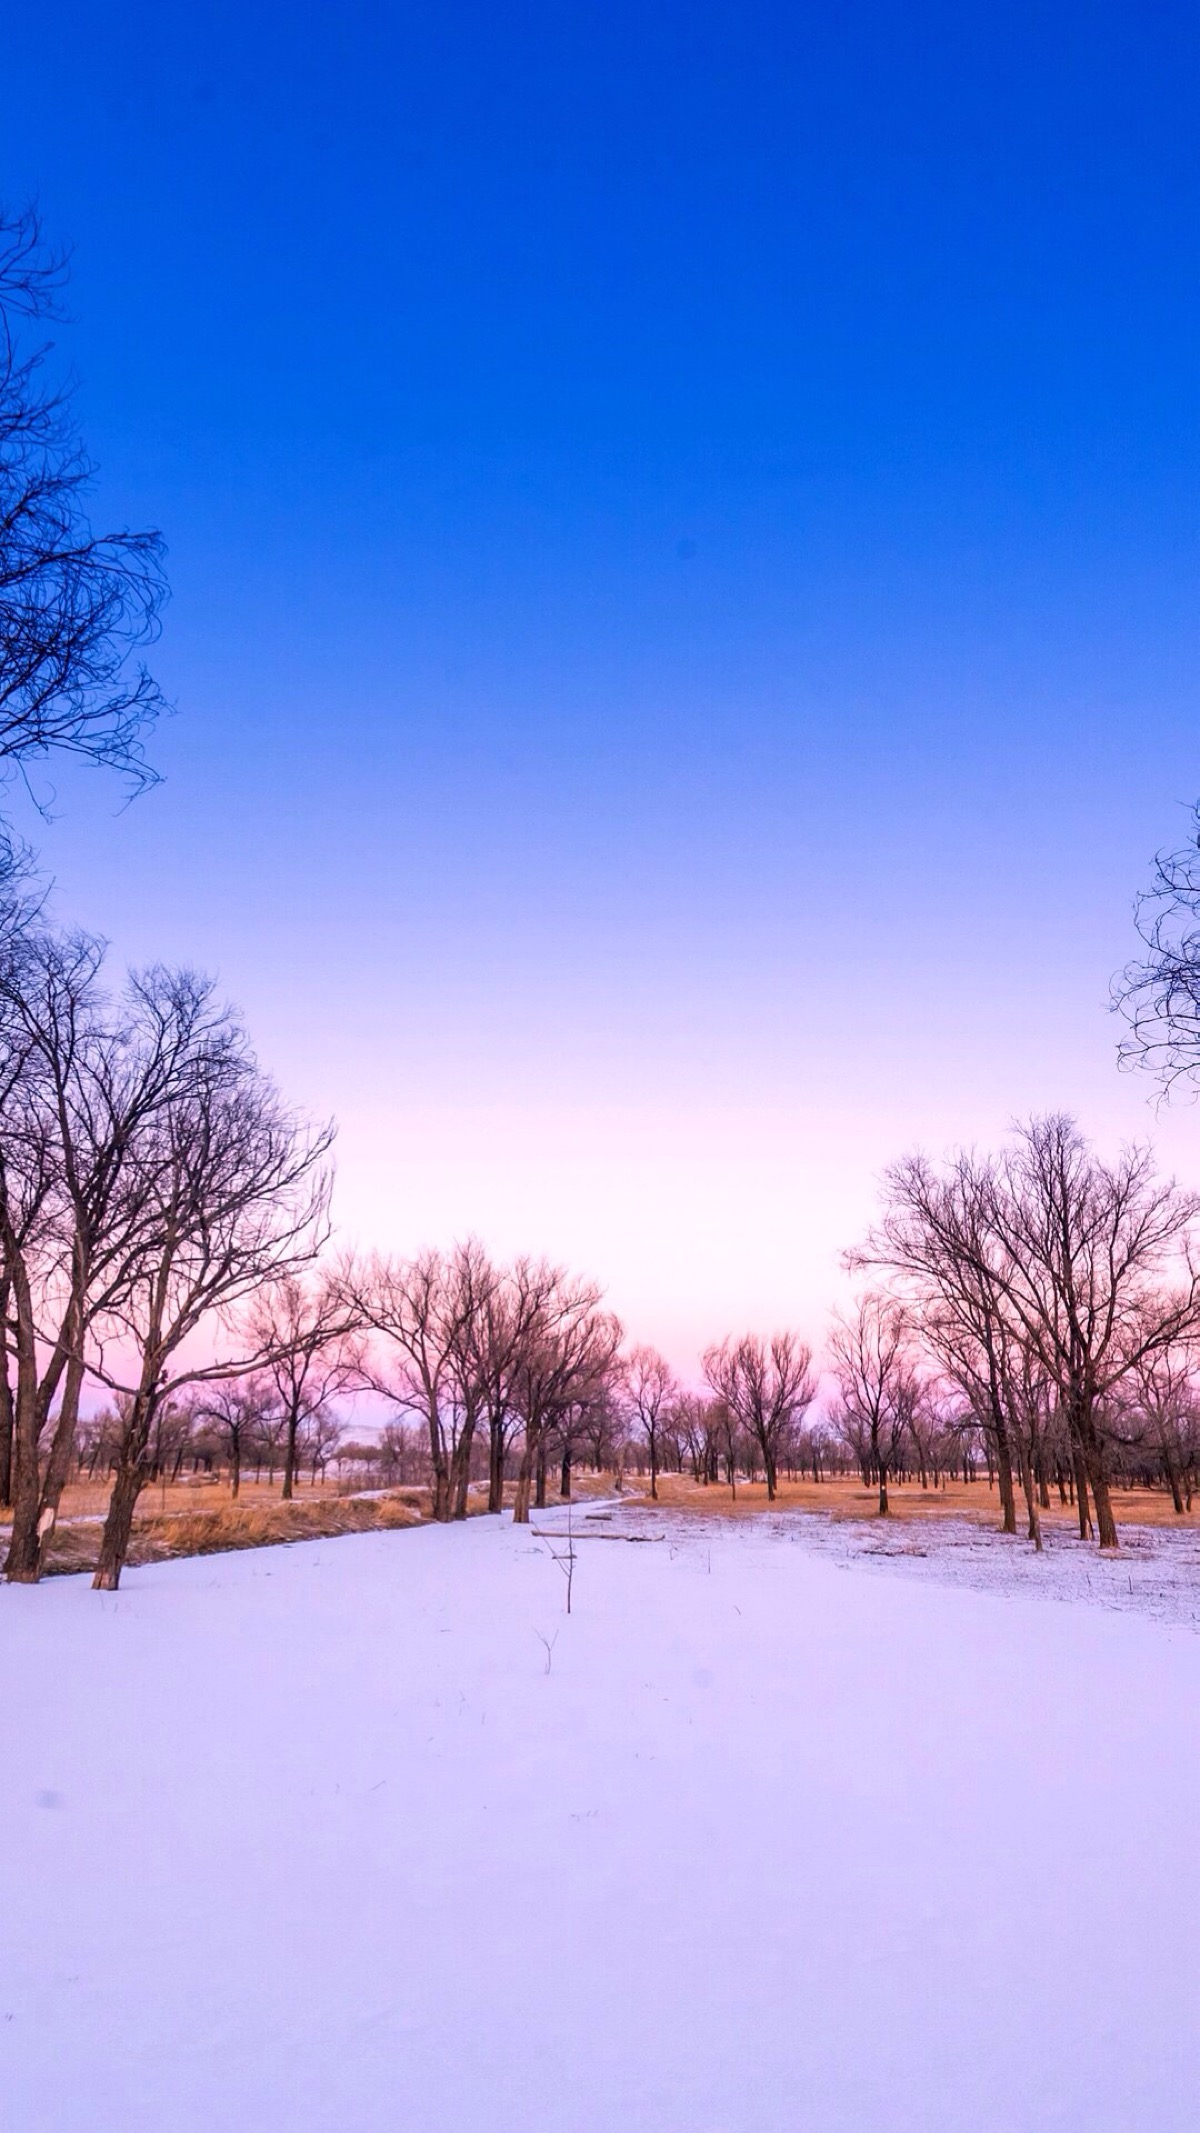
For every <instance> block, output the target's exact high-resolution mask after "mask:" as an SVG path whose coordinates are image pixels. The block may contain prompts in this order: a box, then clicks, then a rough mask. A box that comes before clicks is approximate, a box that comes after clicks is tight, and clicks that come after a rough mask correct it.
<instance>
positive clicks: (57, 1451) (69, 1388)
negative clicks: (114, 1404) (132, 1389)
mask: <svg viewBox="0 0 1200 2133" xmlns="http://www.w3.org/2000/svg"><path fill="white" fill-rule="evenodd" d="M82 1390H83V1356H82V1354H81V1353H79V1352H76V1353H75V1354H74V1355H72V1357H71V1360H70V1362H69V1363H68V1364H67V1370H66V1376H65V1378H64V1379H63V1394H62V1405H61V1407H60V1408H59V1411H58V1421H57V1422H56V1423H55V1426H54V1436H53V1438H52V1439H51V1443H50V1452H49V1456H48V1458H47V1460H46V1472H45V1476H44V1478H43V1481H42V1492H41V1498H40V1507H39V1511H38V1522H37V1549H38V1574H39V1576H40V1575H41V1572H42V1571H43V1570H44V1569H45V1567H46V1555H47V1552H48V1550H49V1545H50V1536H51V1534H52V1533H53V1531H54V1527H55V1523H56V1521H57V1519H58V1507H59V1504H60V1503H61V1502H62V1492H63V1490H64V1489H65V1487H66V1485H67V1476H68V1474H69V1473H70V1471H71V1454H72V1452H73V1451H74V1449H75V1435H76V1431H77V1430H78V1427H79V1395H80V1393H81V1391H82Z"/></svg>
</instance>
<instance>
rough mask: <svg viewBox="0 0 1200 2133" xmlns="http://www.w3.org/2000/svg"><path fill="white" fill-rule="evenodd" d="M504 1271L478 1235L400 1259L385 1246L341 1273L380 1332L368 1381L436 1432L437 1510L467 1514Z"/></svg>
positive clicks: (350, 1301) (346, 1299)
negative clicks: (492, 1309) (491, 1329)
mask: <svg viewBox="0 0 1200 2133" xmlns="http://www.w3.org/2000/svg"><path fill="white" fill-rule="evenodd" d="M498 1281H499V1277H498V1275H497V1274H496V1271H495V1269H494V1268H493V1267H492V1265H491V1263H490V1261H489V1260H488V1258H487V1255H486V1253H485V1252H484V1250H483V1248H482V1246H481V1245H480V1244H478V1243H476V1242H475V1241H474V1240H468V1242H467V1243H466V1244H462V1245H456V1246H455V1247H454V1249H453V1250H452V1251H450V1252H439V1251H424V1252H419V1253H418V1254H417V1256H416V1258H415V1259H411V1260H405V1261H398V1260H394V1259H386V1258H383V1257H382V1256H380V1255H379V1254H378V1253H376V1254H375V1255H374V1256H373V1257H372V1258H370V1259H368V1260H366V1261H365V1262H364V1263H362V1264H357V1263H355V1262H347V1264H346V1265H345V1266H344V1267H343V1268H342V1270H341V1272H340V1273H339V1276H338V1295H339V1297H340V1299H341V1302H342V1305H343V1307H344V1308H346V1309H348V1310H349V1311H350V1312H351V1313H353V1314H355V1315H356V1317H357V1319H358V1321H359V1323H360V1324H361V1325H363V1326H364V1327H366V1328H368V1329H369V1330H370V1331H371V1333H373V1334H374V1335H375V1341H374V1343H373V1346H372V1349H371V1350H370V1351H369V1352H364V1355H363V1359H362V1363H361V1371H362V1375H363V1378H364V1381H365V1382H366V1383H368V1384H369V1385H371V1386H372V1387H373V1388H374V1389H375V1390H376V1391H378V1392H381V1393H383V1394H384V1396H385V1397H386V1398H389V1399H391V1400H393V1401H394V1402H395V1403H396V1405H397V1406H398V1407H400V1408H401V1409H403V1410H404V1411H406V1412H408V1413H413V1414H419V1415H420V1417H421V1419H422V1421H423V1423H424V1425H425V1428H426V1430H427V1432H428V1437H429V1458H430V1465H431V1467H432V1472H433V1515H434V1517H435V1519H439V1520H447V1519H452V1518H465V1517H466V1515H467V1490H468V1486H469V1482H470V1471H471V1449H472V1445H473V1442H474V1437H475V1430H476V1428H477V1426H478V1424H479V1422H480V1419H481V1417H482V1415H483V1414H484V1412H485V1408H486V1393H487V1369H488V1363H489V1357H488V1354H487V1348H486V1340H485V1337H484V1318H485V1311H486V1304H487V1300H488V1298H489V1297H491V1296H492V1295H493V1294H494V1293H495V1290H496V1288H497V1286H498Z"/></svg>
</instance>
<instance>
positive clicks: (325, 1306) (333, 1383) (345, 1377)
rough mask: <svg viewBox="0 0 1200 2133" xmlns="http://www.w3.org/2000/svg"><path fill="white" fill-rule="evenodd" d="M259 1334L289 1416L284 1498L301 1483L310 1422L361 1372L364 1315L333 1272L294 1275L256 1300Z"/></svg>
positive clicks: (285, 1414) (256, 1330)
mask: <svg viewBox="0 0 1200 2133" xmlns="http://www.w3.org/2000/svg"><path fill="white" fill-rule="evenodd" d="M253 1326H254V1333H255V1338H256V1340H257V1342H258V1344H259V1346H260V1347H261V1348H262V1349H263V1350H264V1351H265V1352H267V1353H269V1354H270V1355H271V1356H272V1358H273V1360H272V1361H271V1363H270V1364H269V1365H268V1369H269V1372H270V1376H271V1380H272V1383H273V1384H274V1387H275V1394H276V1398H277V1400H278V1403H279V1409H280V1413H281V1415H282V1417H283V1424H284V1430H283V1445H284V1457H283V1488H282V1491H281V1494H282V1498H283V1501H284V1502H285V1503H287V1502H288V1501H289V1500H290V1498H291V1496H292V1494H293V1492H294V1490H295V1485H296V1472H297V1448H298V1445H299V1441H300V1435H301V1431H302V1428H303V1425H304V1424H305V1422H306V1421H307V1420H308V1419H309V1418H310V1417H312V1416H315V1415H316V1414H318V1413H319V1412H320V1411H321V1410H323V1409H325V1408H326V1407H327V1406H328V1403H329V1402H330V1401H331V1400H333V1399H335V1398H336V1397H337V1395H338V1394H339V1393H341V1392H345V1391H347V1390H348V1389H349V1387H350V1386H351V1385H352V1384H354V1382H355V1380H356V1378H360V1377H361V1373H362V1355H361V1352H360V1351H359V1349H358V1348H357V1347H356V1345H355V1343H354V1336H355V1335H356V1334H357V1333H358V1331H359V1320H358V1319H357V1317H356V1316H355V1314H354V1312H353V1311H352V1310H350V1309H349V1308H348V1306H347V1303H346V1299H345V1296H344V1295H343V1293H342V1290H341V1287H340V1285H339V1284H338V1283H337V1282H336V1281H335V1280H334V1279H333V1278H332V1277H331V1276H329V1275H323V1276H318V1277H316V1278H313V1279H309V1280H302V1279H301V1277H300V1276H299V1275H296V1274H289V1275H286V1276H285V1277H284V1279H283V1280H282V1281H277V1282H273V1283H272V1284H271V1286H270V1287H269V1288H266V1289H264V1290H263V1291H262V1293H261V1295H260V1296H258V1297H257V1298H256V1300H255V1305H254V1311H253Z"/></svg>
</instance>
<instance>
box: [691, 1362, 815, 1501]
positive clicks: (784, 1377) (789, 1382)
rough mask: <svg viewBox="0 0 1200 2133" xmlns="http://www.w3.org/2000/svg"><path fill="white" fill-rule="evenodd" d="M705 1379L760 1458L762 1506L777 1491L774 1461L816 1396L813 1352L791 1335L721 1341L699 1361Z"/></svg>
mask: <svg viewBox="0 0 1200 2133" xmlns="http://www.w3.org/2000/svg"><path fill="white" fill-rule="evenodd" d="M704 1375H705V1378H706V1379H707V1381H708V1383H709V1385H710V1386H711V1388H712V1391H713V1393H714V1395H715V1396H716V1398H717V1399H718V1400H722V1401H723V1402H724V1403H725V1406H726V1407H727V1408H728V1409H729V1411H730V1413H731V1414H732V1415H733V1416H735V1417H736V1419H737V1421H738V1422H739V1423H740V1425H741V1427H742V1429H743V1430H745V1432H746V1434H747V1436H748V1437H749V1438H750V1440H751V1441H752V1443H754V1444H755V1445H756V1446H757V1448H758V1451H759V1453H760V1455H761V1457H762V1462H763V1469H764V1472H765V1474H766V1478H767V1501H768V1502H769V1503H774V1501H775V1496H776V1492H777V1490H778V1486H779V1458H780V1454H781V1452H782V1450H783V1448H784V1446H785V1445H786V1443H787V1440H788V1437H789V1436H790V1434H791V1432H792V1431H793V1430H794V1429H795V1428H796V1427H797V1425H798V1424H799V1423H800V1422H801V1420H802V1419H803V1417H804V1414H805V1411H806V1409H807V1408H809V1407H810V1406H811V1405H812V1402H813V1400H814V1399H815V1397H816V1391H817V1381H816V1379H815V1377H814V1376H813V1370H812V1350H811V1348H809V1347H807V1346H806V1345H805V1343H804V1342H803V1341H802V1340H800V1339H799V1337H798V1336H797V1335H796V1334H795V1333H776V1334H773V1335H772V1337H771V1339H770V1341H764V1340H762V1339H760V1338H759V1337H758V1335H756V1334H750V1333H748V1334H746V1335H744V1336H743V1338H742V1339H741V1340H736V1341H735V1340H727V1341H723V1342H722V1343H721V1345H720V1347H717V1348H709V1349H708V1350H707V1352H706V1354H705V1356H704Z"/></svg>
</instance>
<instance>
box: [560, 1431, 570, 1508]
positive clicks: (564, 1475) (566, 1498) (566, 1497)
mask: <svg viewBox="0 0 1200 2133" xmlns="http://www.w3.org/2000/svg"><path fill="white" fill-rule="evenodd" d="M558 1493H559V1495H560V1497H561V1498H562V1501H563V1502H564V1503H569V1502H570V1501H571V1447H570V1445H569V1444H564V1446H563V1455H562V1466H561V1468H560V1470H559V1476H558Z"/></svg>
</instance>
